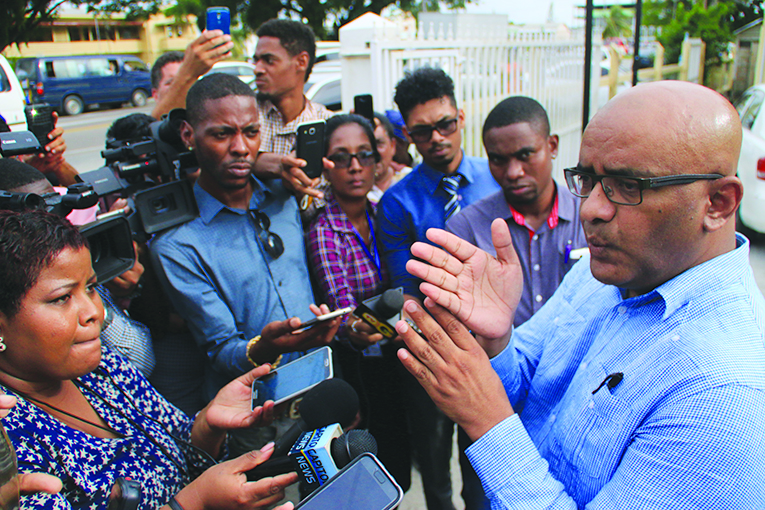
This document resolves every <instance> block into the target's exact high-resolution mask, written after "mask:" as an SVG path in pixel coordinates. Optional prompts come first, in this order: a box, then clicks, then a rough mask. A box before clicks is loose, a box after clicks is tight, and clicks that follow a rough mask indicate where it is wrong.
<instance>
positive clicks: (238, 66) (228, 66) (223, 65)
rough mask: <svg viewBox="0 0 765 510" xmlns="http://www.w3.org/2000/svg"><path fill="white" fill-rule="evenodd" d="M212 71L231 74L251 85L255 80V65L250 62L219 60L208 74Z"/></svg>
mask: <svg viewBox="0 0 765 510" xmlns="http://www.w3.org/2000/svg"><path fill="white" fill-rule="evenodd" d="M212 73H225V74H231V75H234V76H236V77H238V78H239V79H240V80H242V81H243V82H244V83H246V84H247V85H251V86H252V85H253V83H254V82H255V66H254V65H252V64H250V63H248V62H233V61H226V62H218V63H216V64H214V65H213V67H212V69H211V70H210V72H209V73H207V74H212Z"/></svg>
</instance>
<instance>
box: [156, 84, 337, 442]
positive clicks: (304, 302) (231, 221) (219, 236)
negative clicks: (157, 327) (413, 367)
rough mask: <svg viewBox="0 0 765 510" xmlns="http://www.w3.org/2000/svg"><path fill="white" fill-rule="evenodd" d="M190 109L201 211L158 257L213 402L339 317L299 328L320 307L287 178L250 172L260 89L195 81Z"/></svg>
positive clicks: (328, 334) (299, 349) (166, 239)
mask: <svg viewBox="0 0 765 510" xmlns="http://www.w3.org/2000/svg"><path fill="white" fill-rule="evenodd" d="M187 106H188V108H187V117H188V122H184V123H183V125H182V127H181V137H182V138H183V141H184V144H186V145H187V146H189V147H191V148H192V149H193V151H194V153H195V154H196V156H197V160H198V161H199V166H200V170H201V171H200V175H199V178H198V179H197V182H196V184H195V185H194V196H195V197H196V202H197V205H198V206H199V217H197V218H195V219H194V220H191V221H190V222H188V223H185V224H183V225H180V226H178V227H175V228H173V229H170V230H168V231H166V232H163V233H162V234H160V235H159V236H158V237H157V238H156V239H155V240H154V242H153V243H152V245H151V255H152V263H153V265H154V267H155V269H156V271H157V274H158V276H159V278H160V281H162V283H163V286H164V288H165V291H166V292H167V295H168V296H169V298H170V300H171V301H172V303H173V305H174V307H175V309H176V310H177V312H178V313H179V314H180V315H181V316H182V317H183V318H184V319H185V320H186V322H187V323H188V324H189V328H190V329H191V332H192V334H193V336H194V338H195V339H196V341H197V344H198V345H199V346H200V347H201V349H202V351H203V352H205V353H206V354H207V366H206V370H205V374H204V378H205V392H206V397H207V398H208V399H209V398H210V397H211V396H213V395H215V392H216V391H217V390H218V389H220V388H221V387H222V386H223V385H225V384H226V383H227V382H229V381H231V380H232V379H234V378H235V377H237V376H238V375H241V374H243V373H245V372H247V371H248V370H251V369H252V366H253V365H254V364H261V363H271V364H275V363H278V362H279V361H281V363H286V362H288V361H291V360H293V359H295V358H297V357H299V356H301V355H302V353H303V351H306V350H308V349H310V348H313V347H317V346H320V345H325V344H327V343H329V341H330V340H331V338H332V336H333V335H334V332H335V331H336V329H337V327H338V326H339V319H336V320H333V321H329V323H323V324H322V325H320V326H317V327H315V328H311V329H309V330H307V331H305V332H303V333H300V334H297V335H294V334H292V333H291V331H292V330H294V329H296V328H297V327H299V325H300V323H301V320H305V319H309V318H310V317H312V316H313V315H312V313H311V312H314V313H316V314H318V313H320V310H319V309H318V308H316V307H314V306H313V305H312V301H313V292H312V290H311V285H310V280H309V277H308V268H307V266H306V256H305V248H304V244H303V230H302V226H301V222H300V216H299V213H298V206H297V202H296V201H295V198H294V197H292V195H290V194H289V193H288V192H287V191H286V190H285V189H284V187H283V186H282V184H281V181H278V180H276V181H270V182H268V183H266V182H262V181H260V180H258V179H257V178H255V177H253V176H252V175H251V172H252V168H253V167H254V165H255V160H256V158H257V155H258V149H259V147H260V124H259V120H258V109H257V102H256V98H255V93H254V92H253V91H252V89H250V88H249V87H248V86H247V85H245V84H244V83H242V82H241V81H240V80H239V78H237V77H235V76H231V75H226V74H211V75H208V76H206V77H204V78H202V79H201V80H200V81H198V82H197V83H196V84H194V85H193V86H192V88H191V89H190V90H189V94H188V97H187ZM323 311H324V312H325V313H326V312H328V311H329V310H328V309H327V308H326V307H323ZM297 317H299V319H298V318H297ZM242 449H244V448H242Z"/></svg>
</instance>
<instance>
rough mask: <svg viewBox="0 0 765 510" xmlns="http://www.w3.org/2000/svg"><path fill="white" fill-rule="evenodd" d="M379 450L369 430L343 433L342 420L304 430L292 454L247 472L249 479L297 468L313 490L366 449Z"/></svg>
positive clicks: (292, 449) (370, 451)
mask: <svg viewBox="0 0 765 510" xmlns="http://www.w3.org/2000/svg"><path fill="white" fill-rule="evenodd" d="M367 452H369V453H373V454H375V455H376V454H377V441H375V438H374V437H373V436H372V434H370V433H369V431H367V430H350V431H348V432H347V433H345V434H343V429H342V428H341V427H340V425H339V424H337V423H334V424H332V425H328V426H326V427H321V428H319V429H316V430H313V431H309V432H304V433H303V434H301V435H300V437H299V438H298V440H297V441H296V442H295V444H294V445H292V448H291V449H290V452H289V455H288V456H286V457H279V458H278V459H273V458H271V459H268V460H267V461H266V462H264V463H263V464H260V465H259V466H256V467H255V468H253V469H251V470H250V471H248V472H247V479H248V480H250V481H252V480H259V479H261V478H265V477H267V476H277V475H281V474H283V473H290V472H292V471H297V473H298V476H299V477H300V481H301V482H302V486H303V488H304V489H305V490H306V491H307V492H312V491H313V490H315V489H316V488H318V487H319V486H321V485H323V484H324V482H326V481H327V480H329V479H330V478H332V476H334V475H335V473H337V472H338V471H340V470H341V469H342V468H343V467H345V466H346V465H347V464H348V463H349V462H350V461H352V460H353V459H355V458H356V457H358V456H359V455H361V454H363V453H367Z"/></svg>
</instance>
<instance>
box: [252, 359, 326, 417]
mask: <svg viewBox="0 0 765 510" xmlns="http://www.w3.org/2000/svg"><path fill="white" fill-rule="evenodd" d="M333 375H334V371H333V367H332V349H330V348H329V347H322V348H320V349H316V350H315V351H313V352H310V353H308V354H306V355H305V356H303V357H302V358H298V359H296V360H294V361H292V362H290V363H287V364H286V365H282V366H280V367H278V368H276V369H275V370H273V371H272V372H271V373H270V374H268V375H266V376H263V377H261V378H260V379H255V381H253V383H252V409H255V408H256V407H258V406H262V405H263V404H264V403H266V401H268V400H273V401H274V404H275V405H278V404H281V403H282V402H286V401H288V400H291V399H293V398H295V397H298V396H300V395H302V394H303V393H305V392H307V391H308V390H310V389H311V388H313V387H314V386H316V385H317V384H319V383H320V382H322V381H323V380H325V379H331V378H332V376H333Z"/></svg>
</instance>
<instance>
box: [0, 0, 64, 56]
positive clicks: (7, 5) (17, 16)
mask: <svg viewBox="0 0 765 510" xmlns="http://www.w3.org/2000/svg"><path fill="white" fill-rule="evenodd" d="M64 1H65V0H56V1H51V0H3V2H2V4H0V13H2V15H3V19H4V20H5V22H3V23H0V51H2V50H4V49H5V48H6V47H8V46H10V45H11V44H16V45H19V44H22V43H25V42H29V39H30V38H31V37H32V35H33V34H34V30H35V28H37V27H38V26H40V23H43V22H45V21H50V20H51V19H53V17H54V14H55V12H56V9H58V7H59V6H60V5H61V4H62V3H64Z"/></svg>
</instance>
